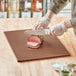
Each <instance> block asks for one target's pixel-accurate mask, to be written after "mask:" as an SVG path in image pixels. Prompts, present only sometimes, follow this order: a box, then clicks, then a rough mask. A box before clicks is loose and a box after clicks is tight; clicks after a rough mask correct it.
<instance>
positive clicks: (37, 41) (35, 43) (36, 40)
mask: <svg viewBox="0 0 76 76" xmlns="http://www.w3.org/2000/svg"><path fill="white" fill-rule="evenodd" d="M41 44H42V38H41V37H40V36H30V37H28V39H27V46H28V47H30V48H39V47H40V45H41Z"/></svg>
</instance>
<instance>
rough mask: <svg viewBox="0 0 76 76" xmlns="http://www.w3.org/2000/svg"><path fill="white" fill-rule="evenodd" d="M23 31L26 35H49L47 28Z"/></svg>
mask: <svg viewBox="0 0 76 76" xmlns="http://www.w3.org/2000/svg"><path fill="white" fill-rule="evenodd" d="M24 33H25V34H28V35H49V30H48V29H41V30H26V31H25V32H24Z"/></svg>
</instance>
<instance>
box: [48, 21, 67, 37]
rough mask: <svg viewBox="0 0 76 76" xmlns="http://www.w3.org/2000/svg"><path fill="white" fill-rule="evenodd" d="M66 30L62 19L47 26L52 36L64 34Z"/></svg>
mask: <svg viewBox="0 0 76 76" xmlns="http://www.w3.org/2000/svg"><path fill="white" fill-rule="evenodd" d="M66 31H67V28H66V26H65V24H64V21H63V22H61V23H59V24H56V25H53V26H51V27H50V28H49V34H50V35H52V36H60V35H62V34H64V32H66Z"/></svg>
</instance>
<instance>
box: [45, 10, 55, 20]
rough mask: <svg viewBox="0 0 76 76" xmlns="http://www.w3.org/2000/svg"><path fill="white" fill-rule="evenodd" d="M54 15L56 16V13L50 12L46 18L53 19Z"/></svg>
mask: <svg viewBox="0 0 76 76" xmlns="http://www.w3.org/2000/svg"><path fill="white" fill-rule="evenodd" d="M54 14H55V13H54V12H52V11H51V10H48V11H47V13H46V15H45V16H46V17H48V18H50V19H51V18H52V17H53V16H54Z"/></svg>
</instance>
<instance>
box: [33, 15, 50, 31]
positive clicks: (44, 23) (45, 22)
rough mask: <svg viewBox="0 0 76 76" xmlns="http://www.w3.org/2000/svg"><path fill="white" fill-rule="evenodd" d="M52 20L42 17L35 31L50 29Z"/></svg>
mask: <svg viewBox="0 0 76 76" xmlns="http://www.w3.org/2000/svg"><path fill="white" fill-rule="evenodd" d="M49 22H50V18H48V17H47V16H44V17H42V18H41V19H40V20H39V21H38V22H37V23H36V24H35V25H34V27H33V30H38V29H45V28H47V27H48V25H49Z"/></svg>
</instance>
